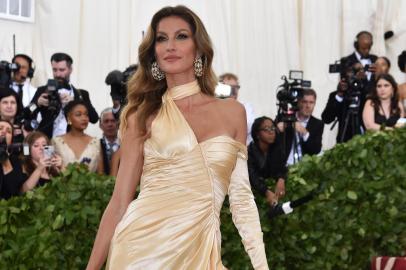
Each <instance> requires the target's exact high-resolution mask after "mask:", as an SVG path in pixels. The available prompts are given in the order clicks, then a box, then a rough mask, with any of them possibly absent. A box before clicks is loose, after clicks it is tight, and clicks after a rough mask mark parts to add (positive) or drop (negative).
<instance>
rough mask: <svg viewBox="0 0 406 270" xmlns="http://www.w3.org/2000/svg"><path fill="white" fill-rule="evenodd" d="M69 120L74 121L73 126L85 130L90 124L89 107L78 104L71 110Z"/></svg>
mask: <svg viewBox="0 0 406 270" xmlns="http://www.w3.org/2000/svg"><path fill="white" fill-rule="evenodd" d="M68 120H69V121H70V122H72V128H74V129H77V130H85V129H86V128H87V126H88V125H89V114H88V112H87V108H86V107H85V106H83V105H82V104H80V105H76V106H75V107H73V109H72V110H71V111H70V113H69V115H68Z"/></svg>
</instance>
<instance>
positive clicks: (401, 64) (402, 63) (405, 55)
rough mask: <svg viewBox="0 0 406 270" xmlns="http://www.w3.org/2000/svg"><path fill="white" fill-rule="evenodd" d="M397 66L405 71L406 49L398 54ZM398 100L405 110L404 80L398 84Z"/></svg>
mask: <svg viewBox="0 0 406 270" xmlns="http://www.w3.org/2000/svg"><path fill="white" fill-rule="evenodd" d="M398 66H399V69H400V71H402V72H403V73H406V51H403V52H402V53H401V54H400V55H399V57H398ZM399 101H400V103H402V105H403V111H405V112H406V82H404V83H402V84H400V85H399Z"/></svg>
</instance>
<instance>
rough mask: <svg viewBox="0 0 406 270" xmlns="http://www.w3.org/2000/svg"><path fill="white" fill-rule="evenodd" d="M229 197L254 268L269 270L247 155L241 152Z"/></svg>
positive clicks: (235, 221) (231, 208) (231, 182)
mask: <svg viewBox="0 0 406 270" xmlns="http://www.w3.org/2000/svg"><path fill="white" fill-rule="evenodd" d="M228 195H229V200H230V210H231V214H232V218H233V222H234V224H235V226H236V227H237V229H238V232H239V234H240V236H241V238H242V243H243V245H244V248H245V250H246V252H247V253H248V256H249V257H250V259H251V263H252V266H253V267H254V269H256V270H263V269H269V268H268V262H267V260H266V255H265V247H264V242H263V235H262V230H261V224H260V221H259V215H258V209H257V206H256V204H255V201H254V196H253V194H252V191H251V186H250V182H249V178H248V166H247V155H246V154H243V153H242V152H239V154H238V158H237V162H236V165H235V168H234V171H233V173H232V174H231V181H230V186H229V189H228Z"/></svg>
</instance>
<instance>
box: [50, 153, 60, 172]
mask: <svg viewBox="0 0 406 270" xmlns="http://www.w3.org/2000/svg"><path fill="white" fill-rule="evenodd" d="M51 165H52V166H54V167H55V168H57V169H58V170H61V169H62V158H61V157H60V156H59V155H57V154H55V155H54V156H53V157H52V158H51Z"/></svg>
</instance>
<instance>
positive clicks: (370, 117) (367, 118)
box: [362, 99, 381, 131]
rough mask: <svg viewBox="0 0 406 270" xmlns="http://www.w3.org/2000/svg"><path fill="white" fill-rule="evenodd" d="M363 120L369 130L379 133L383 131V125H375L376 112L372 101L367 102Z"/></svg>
mask: <svg viewBox="0 0 406 270" xmlns="http://www.w3.org/2000/svg"><path fill="white" fill-rule="evenodd" d="M362 120H363V121H364V125H365V128H366V129H367V130H374V131H379V130H380V129H381V125H378V124H376V123H375V110H374V107H373V106H372V102H371V100H370V99H368V100H367V101H366V102H365V105H364V111H363V112H362Z"/></svg>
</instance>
